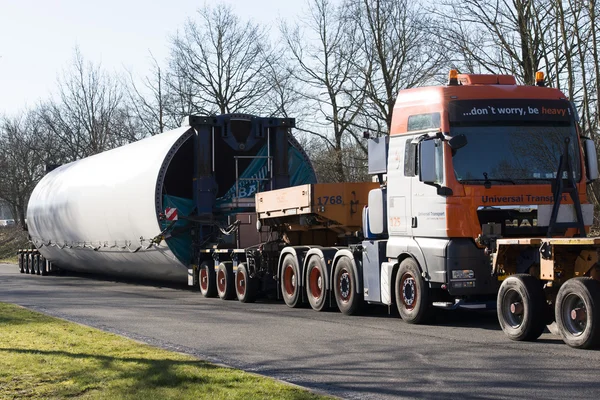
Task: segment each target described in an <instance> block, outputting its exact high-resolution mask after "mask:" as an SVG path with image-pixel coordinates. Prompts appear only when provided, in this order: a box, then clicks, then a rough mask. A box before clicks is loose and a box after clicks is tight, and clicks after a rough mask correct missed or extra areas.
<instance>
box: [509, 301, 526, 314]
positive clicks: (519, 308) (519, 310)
mask: <svg viewBox="0 0 600 400" xmlns="http://www.w3.org/2000/svg"><path fill="white" fill-rule="evenodd" d="M510 312H511V313H512V314H516V315H522V314H523V303H521V302H516V303H512V304H511V305H510Z"/></svg>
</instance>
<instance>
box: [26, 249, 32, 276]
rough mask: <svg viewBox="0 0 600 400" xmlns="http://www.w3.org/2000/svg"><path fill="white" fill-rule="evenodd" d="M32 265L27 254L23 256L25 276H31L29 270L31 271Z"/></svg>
mask: <svg viewBox="0 0 600 400" xmlns="http://www.w3.org/2000/svg"><path fill="white" fill-rule="evenodd" d="M31 267H32V265H31V256H30V255H29V254H26V255H25V273H26V274H31V270H32V268H31Z"/></svg>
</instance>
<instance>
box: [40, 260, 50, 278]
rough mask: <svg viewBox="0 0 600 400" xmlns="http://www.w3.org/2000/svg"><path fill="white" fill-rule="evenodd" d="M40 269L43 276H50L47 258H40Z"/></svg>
mask: <svg viewBox="0 0 600 400" xmlns="http://www.w3.org/2000/svg"><path fill="white" fill-rule="evenodd" d="M40 263H41V264H40V269H41V270H42V276H46V275H48V271H47V269H46V258H45V257H40Z"/></svg>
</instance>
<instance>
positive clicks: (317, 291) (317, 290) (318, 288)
mask: <svg viewBox="0 0 600 400" xmlns="http://www.w3.org/2000/svg"><path fill="white" fill-rule="evenodd" d="M309 286H310V294H311V295H312V296H313V297H314V298H315V299H318V298H320V297H321V294H322V293H323V277H322V276H321V271H319V269H318V268H313V269H311V271H310V275H309Z"/></svg>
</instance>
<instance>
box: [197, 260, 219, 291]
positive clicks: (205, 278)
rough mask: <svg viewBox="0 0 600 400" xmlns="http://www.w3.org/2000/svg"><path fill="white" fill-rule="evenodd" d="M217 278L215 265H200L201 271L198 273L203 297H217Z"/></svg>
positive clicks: (205, 263)
mask: <svg viewBox="0 0 600 400" xmlns="http://www.w3.org/2000/svg"><path fill="white" fill-rule="evenodd" d="M215 276H216V274H215V266H214V265H213V263H209V262H207V261H205V262H203V263H202V264H201V265H200V271H199V272H198V286H199V287H200V293H202V296H204V297H216V296H217V280H216V278H215Z"/></svg>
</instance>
